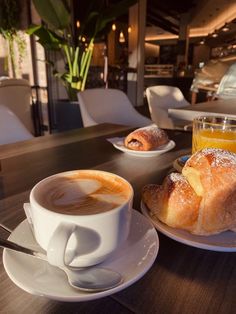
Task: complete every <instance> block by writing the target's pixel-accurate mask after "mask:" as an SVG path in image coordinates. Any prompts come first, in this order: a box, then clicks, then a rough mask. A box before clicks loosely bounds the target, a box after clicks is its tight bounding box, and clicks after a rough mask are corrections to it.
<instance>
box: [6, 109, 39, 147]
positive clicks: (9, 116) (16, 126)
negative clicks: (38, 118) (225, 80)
mask: <svg viewBox="0 0 236 314" xmlns="http://www.w3.org/2000/svg"><path fill="white" fill-rule="evenodd" d="M31 138H33V135H32V134H31V133H30V132H29V131H28V130H27V129H26V127H25V126H24V124H23V123H22V122H21V121H20V119H19V118H18V117H17V116H16V115H15V114H14V113H13V112H12V111H11V110H10V109H9V108H8V107H6V106H3V105H0V145H3V144H9V143H16V142H19V141H25V140H29V139H31Z"/></svg>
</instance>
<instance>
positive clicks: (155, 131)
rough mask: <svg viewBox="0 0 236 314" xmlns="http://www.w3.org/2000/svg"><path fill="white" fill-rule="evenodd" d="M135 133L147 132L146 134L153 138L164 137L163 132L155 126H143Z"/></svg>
mask: <svg viewBox="0 0 236 314" xmlns="http://www.w3.org/2000/svg"><path fill="white" fill-rule="evenodd" d="M136 131H147V132H149V133H151V134H153V136H155V137H162V136H163V135H166V133H165V131H164V130H162V129H160V128H159V127H158V126H156V125H155V124H151V125H148V126H144V127H142V128H139V129H137V130H135V132H136Z"/></svg>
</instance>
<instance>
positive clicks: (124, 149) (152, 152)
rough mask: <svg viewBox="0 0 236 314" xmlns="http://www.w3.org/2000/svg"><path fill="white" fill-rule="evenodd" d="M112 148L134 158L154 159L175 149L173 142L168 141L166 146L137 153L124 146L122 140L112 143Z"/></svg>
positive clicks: (118, 139)
mask: <svg viewBox="0 0 236 314" xmlns="http://www.w3.org/2000/svg"><path fill="white" fill-rule="evenodd" d="M112 144H113V146H114V147H115V148H117V149H119V150H120V151H122V152H124V153H126V154H129V155H132V156H136V157H154V156H158V155H161V154H163V153H166V152H168V151H169V150H171V149H173V148H174V147H175V142H174V141H172V140H170V141H169V142H168V143H167V144H165V145H162V146H160V147H159V148H157V149H154V150H148V151H138V150H132V149H129V148H127V147H125V146H124V138H117V140H116V141H113V143H112Z"/></svg>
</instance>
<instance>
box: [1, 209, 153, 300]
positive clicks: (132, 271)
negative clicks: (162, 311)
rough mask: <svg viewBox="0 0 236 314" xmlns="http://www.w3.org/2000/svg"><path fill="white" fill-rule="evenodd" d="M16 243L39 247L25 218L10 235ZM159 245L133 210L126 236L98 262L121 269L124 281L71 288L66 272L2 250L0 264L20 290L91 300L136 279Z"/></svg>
mask: <svg viewBox="0 0 236 314" xmlns="http://www.w3.org/2000/svg"><path fill="white" fill-rule="evenodd" d="M9 239H10V240H11V241H14V242H16V243H18V244H21V245H24V246H27V247H30V248H32V249H35V250H40V247H39V246H38V244H37V243H36V241H35V239H34V237H33V235H32V232H31V229H30V227H29V225H28V222H27V220H24V221H23V222H22V223H21V224H20V225H19V226H18V227H17V228H16V229H15V230H14V231H13V232H12V234H11V235H10V237H9ZM158 249H159V239H158V235H157V232H156V230H155V229H154V227H153V226H152V224H151V223H150V222H149V221H148V219H146V217H144V216H143V215H142V214H140V213H139V212H137V211H136V210H133V213H132V223H131V230H130V235H129V237H128V240H127V241H126V242H125V243H124V244H123V245H122V246H121V247H120V248H119V249H118V250H117V251H116V252H115V253H114V254H113V255H112V256H111V257H110V258H109V259H108V260H107V261H105V262H103V263H102V264H100V265H101V266H104V267H108V268H111V269H114V270H116V271H118V272H119V273H121V274H122V275H123V277H124V282H123V283H122V284H121V285H120V286H118V287H115V288H113V289H110V290H107V291H102V292H97V293H91V292H90V293H89V292H82V291H79V290H77V289H73V288H72V287H71V286H70V285H69V284H68V281H67V277H66V274H65V273H64V272H63V271H62V270H60V269H59V268H57V267H53V266H51V265H49V264H48V263H47V262H44V261H42V260H39V259H36V258H34V257H31V256H28V255H24V254H21V253H18V252H13V251H10V250H7V249H4V251H3V265H4V267H5V270H6V272H7V274H8V276H9V277H10V279H11V280H12V281H13V282H14V283H15V284H16V285H17V286H19V287H20V288H22V289H23V290H25V291H27V292H29V293H32V294H36V295H40V296H45V297H47V298H50V299H54V300H60V301H67V302H79V301H87V300H94V299H98V298H102V297H105V296H108V295H110V294H113V293H116V292H118V291H120V290H123V289H125V288H127V287H128V286H130V285H131V284H133V283H134V282H136V281H137V280H139V279H140V278H141V277H142V276H143V275H144V274H145V273H146V272H147V271H148V270H149V268H150V267H151V266H152V264H153V262H154V261H155V259H156V256H157V253H158Z"/></svg>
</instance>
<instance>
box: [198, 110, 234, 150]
mask: <svg viewBox="0 0 236 314" xmlns="http://www.w3.org/2000/svg"><path fill="white" fill-rule="evenodd" d="M202 148H221V149H226V150H229V151H232V152H234V153H236V119H234V118H231V117H224V116H202V117H198V118H195V119H194V120H193V137H192V153H195V152H196V151H198V150H201V149H202Z"/></svg>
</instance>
